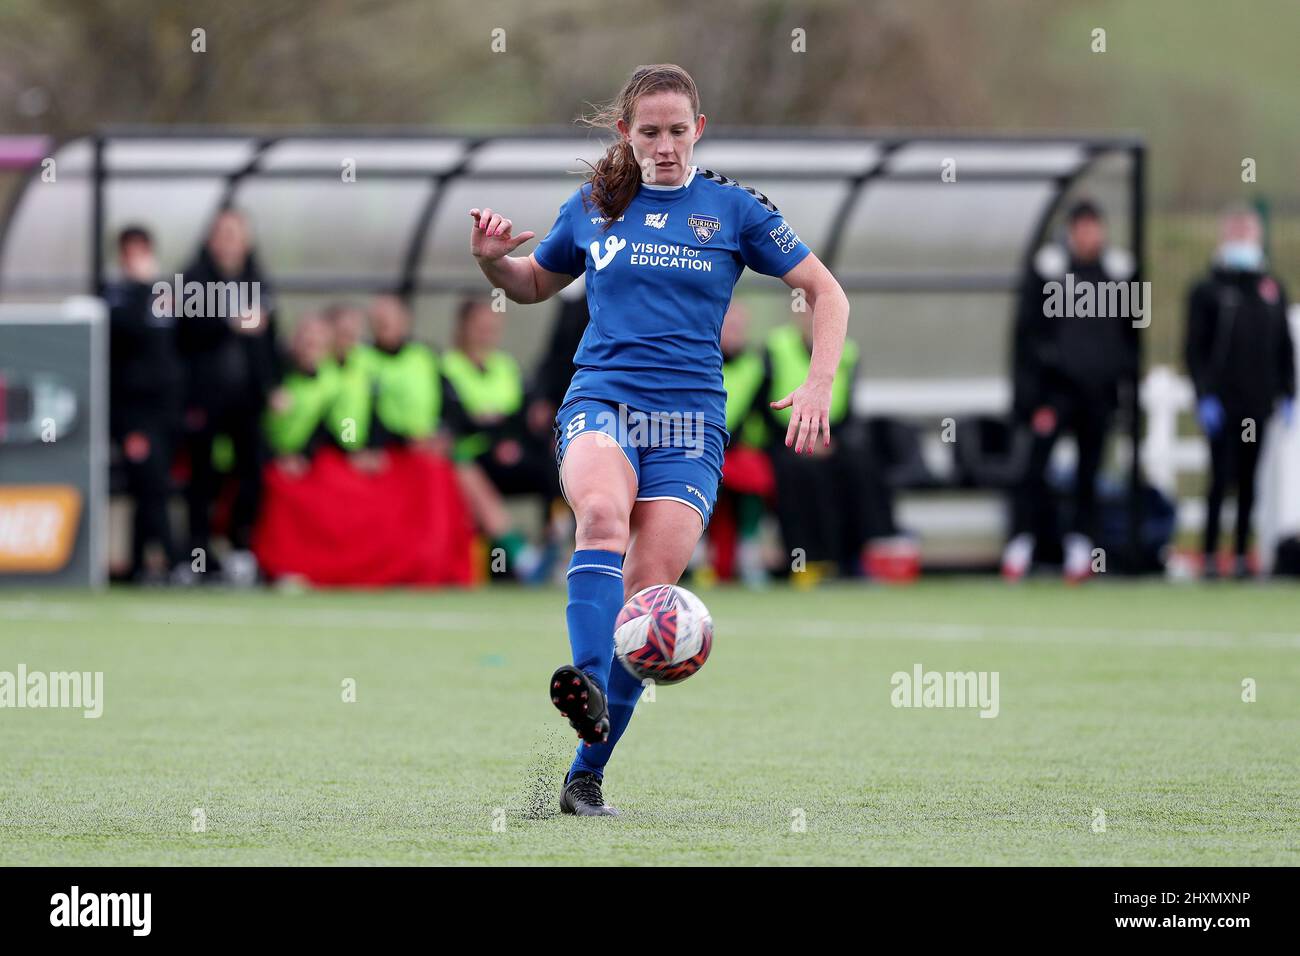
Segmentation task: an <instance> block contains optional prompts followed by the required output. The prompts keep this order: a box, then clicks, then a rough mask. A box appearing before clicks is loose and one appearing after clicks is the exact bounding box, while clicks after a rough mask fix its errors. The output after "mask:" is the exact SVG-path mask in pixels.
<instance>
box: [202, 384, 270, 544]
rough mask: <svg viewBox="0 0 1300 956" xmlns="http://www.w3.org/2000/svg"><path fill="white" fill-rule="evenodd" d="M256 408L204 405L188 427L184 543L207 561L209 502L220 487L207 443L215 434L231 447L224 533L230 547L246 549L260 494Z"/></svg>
mask: <svg viewBox="0 0 1300 956" xmlns="http://www.w3.org/2000/svg"><path fill="white" fill-rule="evenodd" d="M260 425H261V410H260V409H258V408H252V407H244V408H232V409H227V410H216V411H213V410H205V412H204V420H203V421H202V422H201V423H200V424H198V425H197V426H196V427H193V428H191V429H190V430H189V432H188V433H187V437H186V445H187V447H188V449H189V456H190V487H189V492H188V494H187V497H186V503H187V505H188V507H189V526H190V548H191V549H193V548H202V549H203V551H204V553H205V554H206V555H207V556H208V561H209V563H212V556H211V553H210V550H211V549H210V544H211V537H212V507H213V505H214V504H215V503H216V500H217V495H218V494H219V492H220V491H221V481H222V476H221V474H220V473H219V472H218V471H217V469H216V468H215V467H214V466H213V464H212V444H213V442H214V441H215V439H216V437H217V436H218V435H221V434H225V435H228V436H229V437H230V441H231V443H232V444H233V446H234V453H235V463H234V473H233V477H234V479H235V481H236V486H237V487H236V492H235V501H234V507H233V508H232V510H231V513H230V527H229V529H228V530H229V536H230V544H231V546H232V547H234V548H238V549H246V548H248V547H249V544H250V542H251V541H252V537H253V524H254V522H255V521H256V520H257V509H258V507H259V505H260V503H261V497H262V465H263V463H264V460H265V454H264V452H263V448H262V434H261V427H260Z"/></svg>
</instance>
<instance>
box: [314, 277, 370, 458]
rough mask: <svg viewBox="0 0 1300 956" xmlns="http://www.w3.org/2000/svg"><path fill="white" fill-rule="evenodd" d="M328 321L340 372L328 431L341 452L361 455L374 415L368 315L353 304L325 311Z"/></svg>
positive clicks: (333, 353) (339, 305)
mask: <svg viewBox="0 0 1300 956" xmlns="http://www.w3.org/2000/svg"><path fill="white" fill-rule="evenodd" d="M325 319H326V321H327V322H328V324H329V326H330V340H331V343H332V348H331V355H332V356H333V361H334V365H335V366H336V367H337V368H338V388H337V394H336V397H335V404H334V406H333V407H332V408H331V410H330V412H329V413H328V414H327V416H326V427H327V428H328V430H329V432H330V434H331V435H332V436H333V437H334V440H335V442H336V443H337V444H338V445H339V447H340V448H342V449H344V450H346V451H352V452H360V451H362V450H363V449H365V447H366V442H367V440H368V438H369V434H370V416H371V414H372V381H371V374H370V365H371V364H372V363H371V361H370V359H371V357H372V356H373V353H372V351H371V350H370V349H369V348H368V347H367V346H366V345H364V344H363V342H362V336H363V335H364V334H365V328H366V311H365V309H363V308H361V307H360V306H358V305H353V304H352V303H336V304H334V305H331V306H330V307H329V308H327V309H326V310H325ZM363 457H364V456H363ZM353 462H354V464H355V463H357V462H358V459H356V458H354V459H353Z"/></svg>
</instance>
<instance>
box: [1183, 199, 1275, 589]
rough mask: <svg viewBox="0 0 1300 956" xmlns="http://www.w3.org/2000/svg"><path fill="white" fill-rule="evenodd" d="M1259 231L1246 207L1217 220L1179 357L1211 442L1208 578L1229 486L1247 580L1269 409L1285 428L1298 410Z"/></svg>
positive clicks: (1239, 560)
mask: <svg viewBox="0 0 1300 956" xmlns="http://www.w3.org/2000/svg"><path fill="white" fill-rule="evenodd" d="M1263 232H1264V230H1263V224H1262V223H1261V221H1260V218H1259V215H1258V214H1257V213H1256V212H1255V211H1254V210H1252V209H1250V208H1247V207H1234V208H1232V209H1229V210H1228V211H1227V212H1225V213H1224V215H1223V217H1222V218H1221V220H1220V224H1219V246H1218V248H1217V250H1216V251H1215V255H1214V261H1213V262H1212V263H1211V266H1210V271H1209V274H1208V275H1206V276H1205V277H1204V278H1202V279H1201V280H1200V281H1199V282H1197V283H1196V285H1195V286H1193V288H1192V291H1191V294H1190V296H1189V298H1188V305H1187V338H1186V343H1185V350H1184V356H1185V360H1186V363H1187V371H1188V374H1189V375H1190V376H1191V379H1192V384H1193V385H1194V386H1195V388H1196V417H1197V419H1198V421H1199V422H1200V425H1201V428H1202V429H1203V430H1204V431H1205V436H1206V438H1207V439H1208V441H1209V444H1210V490H1209V494H1208V495H1207V498H1206V513H1205V538H1204V551H1205V574H1206V576H1207V577H1215V576H1217V574H1218V560H1217V555H1218V547H1219V512H1220V510H1221V508H1222V505H1223V498H1224V495H1225V494H1226V493H1227V492H1228V491H1229V490H1230V489H1232V488H1234V487H1235V489H1236V494H1237V526H1236V535H1235V538H1236V540H1235V542H1234V543H1235V549H1234V552H1233V554H1234V567H1233V570H1234V573H1235V575H1236V576H1237V577H1246V576H1247V575H1248V574H1249V570H1248V567H1247V563H1246V549H1247V547H1248V545H1249V543H1250V531H1251V510H1252V508H1253V507H1254V503H1255V470H1256V466H1257V465H1258V463H1259V456H1260V446H1261V443H1262V441H1263V438H1264V431H1265V425H1266V424H1267V422H1268V420H1269V418H1270V417H1271V416H1272V414H1273V412H1274V410H1275V408H1276V409H1279V410H1280V412H1281V415H1282V420H1283V423H1284V424H1285V425H1286V426H1287V427H1288V428H1289V427H1291V425H1292V423H1293V420H1294V414H1295V413H1294V409H1295V390H1296V382H1295V355H1294V350H1293V346H1292V342H1291V333H1290V329H1289V327H1288V325H1287V296H1286V290H1285V288H1283V286H1282V283H1281V282H1280V281H1279V280H1278V279H1277V278H1276V277H1275V276H1274V275H1272V274H1271V273H1270V272H1269V268H1268V262H1267V261H1266V259H1265V256H1264V244H1263Z"/></svg>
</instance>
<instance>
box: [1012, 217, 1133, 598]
mask: <svg viewBox="0 0 1300 956" xmlns="http://www.w3.org/2000/svg"><path fill="white" fill-rule="evenodd" d="M1066 222H1067V228H1068V234H1067V243H1066V245H1067V248H1066V249H1065V250H1064V254H1062V250H1060V249H1059V248H1058V247H1055V246H1049V247H1046V248H1045V249H1043V250H1041V251H1040V252H1039V254H1038V255H1037V256H1036V257H1035V260H1034V264H1033V268H1031V269H1030V270H1029V274H1028V275H1027V276H1026V280H1025V285H1024V287H1023V289H1022V291H1021V294H1020V301H1019V308H1018V310H1017V315H1016V321H1015V332H1014V335H1015V338H1014V342H1013V353H1014V357H1013V379H1014V380H1013V391H1014V396H1013V403H1014V404H1013V418H1014V419H1015V422H1016V424H1017V425H1018V427H1020V428H1022V429H1023V428H1027V429H1028V431H1029V433H1030V436H1031V438H1030V444H1029V459H1028V464H1027V466H1026V469H1025V473H1024V477H1023V479H1022V480H1021V483H1020V486H1019V487H1018V488H1016V490H1015V495H1014V498H1013V502H1012V536H1011V539H1010V541H1009V542H1008V544H1007V547H1006V550H1005V551H1004V552H1003V555H1002V574H1003V576H1004V577H1005V578H1007V579H1009V580H1018V579H1019V578H1021V577H1023V576H1024V575H1025V573H1026V572H1027V571H1028V570H1029V566H1030V563H1031V561H1032V558H1033V552H1034V547H1035V541H1036V539H1035V532H1036V530H1037V529H1038V528H1039V527H1041V526H1044V525H1046V524H1050V523H1051V522H1050V519H1049V518H1048V516H1049V515H1050V510H1051V506H1052V498H1051V494H1050V492H1049V489H1048V486H1047V480H1046V471H1047V466H1048V463H1049V461H1050V459H1051V454H1052V448H1053V446H1054V445H1055V444H1056V439H1057V438H1058V436H1059V435H1060V434H1061V433H1062V432H1063V431H1069V432H1071V433H1072V434H1073V435H1074V438H1075V441H1076V443H1077V444H1078V449H1079V456H1078V465H1077V468H1076V471H1075V492H1074V499H1075V507H1074V514H1073V517H1072V521H1071V523H1070V526H1069V533H1068V534H1067V535H1066V536H1065V540H1064V542H1063V544H1064V556H1065V568H1064V570H1065V576H1066V578H1067V579H1068V580H1081V579H1083V578H1085V577H1087V576H1088V574H1089V573H1090V571H1091V566H1092V538H1093V536H1094V533H1095V528H1094V526H1095V523H1096V484H1097V472H1098V469H1099V468H1100V466H1101V459H1102V453H1103V451H1104V450H1105V443H1106V437H1107V434H1108V433H1109V431H1110V424H1111V419H1112V418H1113V416H1114V413H1115V410H1116V408H1117V407H1118V404H1119V389H1120V386H1121V385H1122V384H1124V383H1130V382H1132V381H1133V380H1134V379H1135V377H1136V373H1137V339H1136V334H1135V332H1134V330H1133V321H1132V316H1131V315H1104V316H1103V315H1099V314H1095V312H1096V311H1097V310H1095V309H1088V310H1084V309H1077V308H1074V307H1073V306H1074V303H1073V302H1071V307H1070V308H1068V309H1061V308H1059V307H1057V306H1059V305H1060V304H1061V302H1062V300H1061V290H1062V289H1065V290H1066V294H1067V295H1068V294H1069V292H1070V291H1072V290H1080V291H1082V290H1084V289H1085V288H1088V287H1090V288H1091V291H1092V294H1093V301H1094V303H1099V302H1101V301H1102V297H1103V290H1104V289H1105V288H1106V287H1107V286H1108V285H1109V284H1111V283H1116V282H1123V281H1126V280H1127V279H1128V278H1129V275H1127V274H1124V272H1125V270H1126V268H1127V264H1126V263H1123V262H1122V260H1121V257H1119V256H1111V255H1108V254H1107V250H1106V224H1105V220H1104V218H1103V215H1102V211H1101V209H1100V207H1098V206H1097V205H1096V204H1095V203H1093V202H1091V201H1090V200H1081V201H1079V202H1078V203H1076V204H1075V205H1074V206H1073V207H1071V209H1070V210H1069V212H1068V213H1067V216H1066ZM1126 301H1127V299H1126ZM1081 312H1082V313H1084V314H1080V313H1081Z"/></svg>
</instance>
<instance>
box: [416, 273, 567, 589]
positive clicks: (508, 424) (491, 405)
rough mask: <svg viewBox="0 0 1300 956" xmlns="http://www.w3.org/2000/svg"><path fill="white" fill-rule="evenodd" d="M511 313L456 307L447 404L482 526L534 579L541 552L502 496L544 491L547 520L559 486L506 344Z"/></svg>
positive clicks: (472, 303)
mask: <svg viewBox="0 0 1300 956" xmlns="http://www.w3.org/2000/svg"><path fill="white" fill-rule="evenodd" d="M504 318H505V316H504V314H503V313H500V312H497V311H495V310H494V309H493V308H492V306H491V305H490V304H489V303H488V302H486V301H484V300H482V299H466V300H464V301H462V302H461V303H460V305H459V306H458V307H457V309H456V315H455V319H454V328H453V333H452V335H453V346H452V348H450V349H448V350H447V351H445V352H444V353H443V355H442V363H441V368H442V378H443V386H444V387H443V409H444V418H445V422H446V425H447V427H448V429H449V431H450V432H451V434H452V436H453V444H452V455H453V458H454V459H455V461H456V465H457V471H458V473H459V474H460V476H461V487H462V488H463V489H464V490H465V493H466V495H467V497H468V498H469V500H470V506H471V509H472V510H473V512H474V515H475V518H476V520H477V521H478V524H479V527H480V529H481V530H482V531H483V533H484V535H485V536H486V537H487V538H489V540H490V541H491V543H492V546H493V547H494V548H501V549H503V551H504V554H505V558H506V570H507V571H511V572H513V573H514V574H515V576H516V577H521V578H525V579H533V578H536V577H537V576H538V574H539V572H540V571H541V570H542V569H541V568H540V567H539V563H540V562H541V555H540V554H539V553H538V552H537V551H536V550H535V549H533V548H529V547H528V546H527V542H526V539H525V538H524V536H523V535H522V534H521V533H520V532H519V531H518V529H517V528H516V527H515V523H514V519H513V518H512V517H511V515H510V512H509V511H508V509H507V508H506V507H505V503H504V501H503V497H504V496H507V495H521V494H534V495H540V496H541V502H542V505H543V522H544V524H545V523H546V517H547V515H548V513H549V507H550V502H551V500H552V499H553V498H556V497H559V487H558V479H557V478H556V471H555V468H554V467H553V465H552V462H551V461H550V458H549V455H548V454H547V448H546V447H545V446H544V445H543V444H541V443H540V442H539V441H537V440H536V438H535V437H534V435H533V433H532V432H531V431H530V430H529V428H528V425H527V414H526V408H527V406H526V395H525V387H524V378H523V373H522V372H521V371H520V368H519V363H518V362H516V361H515V359H514V357H513V356H512V355H510V354H509V353H508V352H506V351H504V350H503V349H502V348H501V334H502V330H503V325H504ZM494 570H495V569H494Z"/></svg>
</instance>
